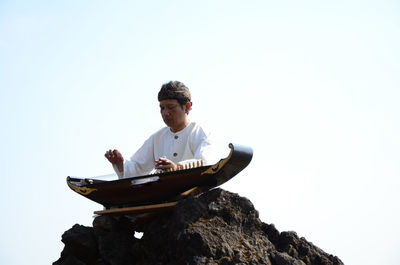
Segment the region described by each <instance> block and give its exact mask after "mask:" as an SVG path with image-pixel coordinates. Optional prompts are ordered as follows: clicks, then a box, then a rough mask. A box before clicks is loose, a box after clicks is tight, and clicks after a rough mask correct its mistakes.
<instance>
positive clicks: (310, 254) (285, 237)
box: [53, 189, 343, 265]
mask: <svg viewBox="0 0 400 265" xmlns="http://www.w3.org/2000/svg"><path fill="white" fill-rule="evenodd" d="M138 229H139V228H138V227H135V225H133V224H132V223H131V222H130V220H129V219H128V218H126V217H118V218H115V217H108V216H101V217H97V218H96V219H95V220H94V222H93V227H83V226H80V225H74V226H73V227H72V228H71V229H70V230H68V231H66V232H65V233H64V235H63V236H62V241H63V242H64V244H65V247H64V250H63V251H62V253H61V257H60V259H59V260H58V261H56V262H54V263H53V264H55V265H67V264H68V265H69V264H94V265H103V264H104V265H106V264H112V265H119V264H121V265H122V264H124V265H126V264H138V265H142V264H143V265H144V264H146V265H153V264H154V265H156V264H170V265H172V264H174V265H177V264H178V265H179V264H193V265H195V264H209V265H211V264H267V265H286V264H295V265H304V264H318V265H320V264H321V265H325V264H326V265H331V264H332V265H333V264H335V265H339V264H343V263H342V262H341V261H340V259H339V258H337V257H335V256H332V255H329V254H327V253H325V252H324V251H322V250H321V249H319V248H318V247H316V246H314V245H313V244H312V243H310V242H307V241H306V240H305V239H304V238H299V237H298V236H297V234H296V233H295V232H282V233H280V232H279V231H278V230H277V229H276V228H275V226H274V225H273V224H265V223H263V222H261V221H260V219H259V218H258V212H257V210H256V209H254V206H253V204H252V203H251V202H250V201H249V200H248V199H246V198H243V197H240V196H238V195H237V194H234V193H231V192H227V191H224V190H222V189H214V190H211V191H208V192H206V193H204V194H202V195H200V196H199V197H197V198H194V197H189V198H187V199H185V200H182V201H180V202H179V203H178V204H177V206H176V207H175V208H174V210H173V211H171V212H169V213H164V214H162V215H158V216H157V217H156V218H153V219H152V220H151V221H149V222H148V223H146V224H145V225H143V224H142V225H141V226H140V230H141V231H143V232H144V233H143V237H142V238H141V239H137V238H135V237H134V231H135V230H136V231H137V230H138Z"/></svg>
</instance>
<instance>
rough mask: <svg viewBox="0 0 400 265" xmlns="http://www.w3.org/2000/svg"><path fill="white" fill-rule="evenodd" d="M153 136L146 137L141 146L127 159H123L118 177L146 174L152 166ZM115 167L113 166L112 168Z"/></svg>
mask: <svg viewBox="0 0 400 265" xmlns="http://www.w3.org/2000/svg"><path fill="white" fill-rule="evenodd" d="M153 146H154V143H153V136H151V137H150V138H149V139H147V140H146V141H145V142H144V144H143V145H142V147H140V148H139V150H137V151H136V153H135V154H134V155H133V156H132V157H131V158H130V159H129V160H125V161H124V172H123V174H122V173H121V172H118V170H116V172H117V174H118V177H119V178H129V177H135V176H140V175H147V174H148V173H149V172H150V171H151V170H152V169H153V168H154V152H153V150H154V147H153ZM114 169H115V168H114Z"/></svg>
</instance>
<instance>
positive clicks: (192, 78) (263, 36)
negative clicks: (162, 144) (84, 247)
mask: <svg viewBox="0 0 400 265" xmlns="http://www.w3.org/2000/svg"><path fill="white" fill-rule="evenodd" d="M399 14H400V4H399V2H398V1H279V2H278V1H232V0H230V1H200V2H199V1H183V0H182V1H5V0H0V88H1V96H0V110H1V111H0V123H1V130H0V139H1V147H2V152H1V159H0V161H1V172H2V174H1V175H2V176H1V180H0V181H1V189H2V192H1V193H0V203H1V209H2V214H1V219H0V229H1V231H0V232H1V237H0V264H8V265H10V264H11V265H14V264H15V265H16V264H50V263H51V262H53V261H55V260H57V259H58V258H59V256H60V253H61V250H62V248H63V244H62V243H61V241H60V240H61V235H62V233H63V232H64V231H65V230H67V229H69V228H71V227H72V226H73V225H74V224H75V223H79V224H83V225H91V222H92V220H93V217H92V213H93V211H95V210H99V209H101V206H100V205H99V204H96V203H94V202H91V201H89V200H87V199H85V198H83V197H81V196H78V195H77V194H75V193H74V192H72V191H71V190H70V189H69V188H68V187H67V185H66V183H65V178H66V177H67V176H68V175H73V176H81V177H93V176H97V175H102V174H108V173H112V169H111V167H110V165H109V164H108V162H107V161H106V159H105V158H104V157H103V155H104V152H105V151H106V150H107V149H109V148H118V149H120V150H121V151H122V153H123V154H124V155H125V156H126V157H129V156H130V155H131V154H132V153H133V152H134V151H135V150H136V149H137V148H138V147H140V145H141V144H142V143H143V142H144V141H145V140H146V139H147V137H148V136H149V135H150V134H152V133H153V132H155V131H156V130H158V129H159V128H161V127H163V126H164V124H163V122H162V120H161V118H160V114H159V107H158V102H157V100H156V95H157V92H158V90H159V88H160V87H161V85H162V84H163V83H165V82H167V81H170V80H180V81H182V82H184V83H185V84H186V85H187V86H188V87H189V88H190V89H191V91H192V96H193V103H194V106H193V111H192V112H191V113H190V118H191V119H192V120H196V121H201V122H203V123H205V124H206V125H207V126H208V127H209V128H210V129H211V130H212V131H213V133H214V137H215V138H216V139H217V140H218V143H219V144H222V145H223V146H225V147H226V149H225V150H224V151H226V153H225V154H224V156H225V155H227V154H228V152H229V150H228V147H227V144H228V143H229V142H234V143H239V144H243V145H249V146H251V147H253V149H254V158H253V161H252V162H251V164H250V165H249V167H248V168H247V169H245V170H244V171H243V172H242V173H241V174H239V175H238V176H237V177H235V178H234V179H233V180H231V181H230V182H228V183H227V184H225V185H223V186H222V188H224V189H227V190H229V191H231V192H235V193H239V195H241V196H244V197H247V198H249V199H250V200H251V201H252V202H253V203H254V205H255V207H256V209H258V211H259V212H260V218H261V220H262V221H263V222H266V223H274V224H275V226H276V227H277V228H278V230H280V231H288V230H290V231H296V232H297V233H298V235H299V236H301V237H305V238H306V239H307V240H308V241H311V242H313V243H314V244H315V245H317V246H318V247H320V248H322V249H323V250H325V251H326V252H328V253H330V254H334V255H337V256H338V257H339V258H341V259H342V261H343V262H344V263H345V264H363V265H366V264H371V265H375V264H389V265H395V264H399V262H400V252H399V251H398V246H399V244H400V240H399V238H400V227H399V224H400V204H399V202H400V195H399V193H398V187H399V186H400V180H399V179H400V163H399V161H400V151H399V150H400V137H399V136H400V104H399V100H400V92H399V91H400V90H399V89H400V74H399V72H400V49H399V47H400V16H399ZM221 158H222V157H221Z"/></svg>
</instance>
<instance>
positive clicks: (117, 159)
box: [104, 149, 124, 172]
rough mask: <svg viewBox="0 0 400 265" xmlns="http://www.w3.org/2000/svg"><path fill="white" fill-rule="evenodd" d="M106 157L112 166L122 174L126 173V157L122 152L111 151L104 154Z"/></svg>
mask: <svg viewBox="0 0 400 265" xmlns="http://www.w3.org/2000/svg"><path fill="white" fill-rule="evenodd" d="M104 156H105V157H106V158H107V159H108V161H110V163H111V164H113V165H116V166H117V168H118V170H119V171H120V172H124V157H123V156H122V154H121V152H120V151H118V150H116V149H114V150H111V149H110V150H108V151H107V152H106V153H105V154H104Z"/></svg>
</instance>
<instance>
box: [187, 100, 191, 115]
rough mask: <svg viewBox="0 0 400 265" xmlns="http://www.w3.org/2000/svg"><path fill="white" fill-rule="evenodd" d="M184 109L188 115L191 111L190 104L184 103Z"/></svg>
mask: <svg viewBox="0 0 400 265" xmlns="http://www.w3.org/2000/svg"><path fill="white" fill-rule="evenodd" d="M185 107H186V109H185V112H186V114H189V111H190V110H191V109H192V102H189V101H188V102H186V104H185Z"/></svg>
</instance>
